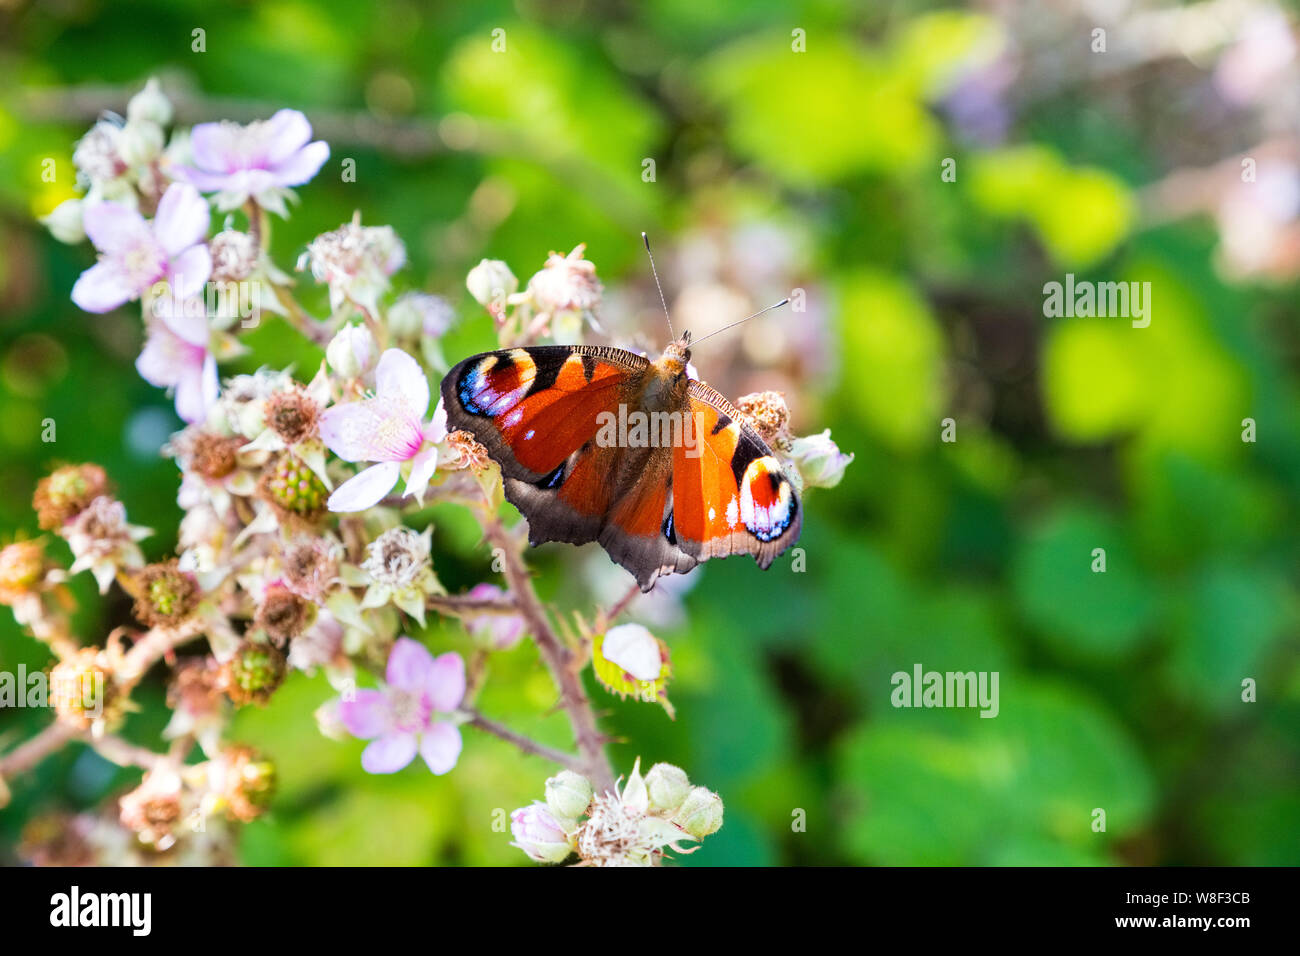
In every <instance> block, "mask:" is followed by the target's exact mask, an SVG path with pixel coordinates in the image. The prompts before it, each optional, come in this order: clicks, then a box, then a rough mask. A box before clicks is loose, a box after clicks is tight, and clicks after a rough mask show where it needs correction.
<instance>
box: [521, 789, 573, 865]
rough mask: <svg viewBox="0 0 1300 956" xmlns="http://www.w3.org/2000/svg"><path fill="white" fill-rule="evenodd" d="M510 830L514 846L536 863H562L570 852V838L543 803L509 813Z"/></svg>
mask: <svg viewBox="0 0 1300 956" xmlns="http://www.w3.org/2000/svg"><path fill="white" fill-rule="evenodd" d="M510 834H511V836H513V837H514V838H515V840H514V842H513V843H511V844H510V845H511V846H517V847H519V849H521V850H523V851H524V852H525V853H527V854H528V857H529V859H532V860H535V861H537V862H538V863H563V862H564V861H565V860H566V859H568V858H569V857H570V856H571V855H572V854H573V840H572V838H571V837H570V836H569V834H568V833H566V832H565V830H564V827H563V826H562V825H561V824H560V822H559V820H557V819H556V817H555V814H553V813H552V812H551V811H550V809H549V808H548V807H547V805H546V804H544V803H540V802H538V803H533V804H532V805H531V806H527V807H520V808H519V809H518V810H516V811H515V812H514V813H512V814H510Z"/></svg>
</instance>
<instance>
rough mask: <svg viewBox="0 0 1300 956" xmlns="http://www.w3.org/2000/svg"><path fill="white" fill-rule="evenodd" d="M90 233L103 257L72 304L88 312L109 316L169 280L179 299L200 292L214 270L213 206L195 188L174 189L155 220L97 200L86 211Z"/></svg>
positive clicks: (74, 290) (79, 282) (77, 287)
mask: <svg viewBox="0 0 1300 956" xmlns="http://www.w3.org/2000/svg"><path fill="white" fill-rule="evenodd" d="M83 218H84V223H85V229H86V235H87V236H89V237H90V241H91V242H92V243H94V245H95V248H96V249H97V250H98V251H99V254H100V259H99V262H97V263H96V264H95V265H93V266H91V267H90V268H89V269H87V270H86V271H85V272H83V273H82V274H81V278H79V279H78V280H77V282H76V284H75V285H74V286H73V287H72V301H73V302H75V303H76V304H77V305H78V306H80V307H81V308H82V309H85V310H86V311H87V312H108V311H110V310H112V309H116V308H117V307H118V306H120V305H124V304H125V303H127V302H130V301H132V300H134V299H138V298H140V296H142V295H143V294H144V293H145V292H147V291H149V290H150V289H151V288H153V287H154V286H155V285H156V284H157V283H159V282H162V281H166V282H167V284H168V285H169V286H170V289H171V292H172V294H173V295H174V296H176V297H177V298H180V299H185V298H188V297H190V296H193V295H196V294H198V293H199V292H200V291H201V290H202V289H203V283H205V282H207V281H208V276H209V275H210V274H211V272H212V260H211V258H210V256H209V255H208V249H207V246H205V245H203V238H204V236H206V235H207V232H208V204H207V203H206V202H204V201H203V197H202V196H200V195H199V194H198V192H196V191H195V190H194V188H193V187H192V186H187V185H185V184H183V183H177V184H174V185H172V186H171V187H170V188H169V189H168V190H167V192H166V193H165V194H164V195H163V198H162V201H161V202H160V203H159V204H158V214H157V216H156V217H155V218H154V219H153V221H152V222H147V221H146V220H145V218H144V217H143V216H141V215H140V214H139V213H138V212H136V211H135V210H134V209H132V208H131V207H129V206H124V205H122V204H121V203H118V202H109V201H105V202H98V203H94V204H91V205H87V206H86V207H85V211H84V217H83Z"/></svg>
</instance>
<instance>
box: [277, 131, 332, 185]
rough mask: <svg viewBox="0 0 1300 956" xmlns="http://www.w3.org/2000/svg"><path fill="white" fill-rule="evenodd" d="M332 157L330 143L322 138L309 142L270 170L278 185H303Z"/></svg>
mask: <svg viewBox="0 0 1300 956" xmlns="http://www.w3.org/2000/svg"><path fill="white" fill-rule="evenodd" d="M329 158H330V148H329V144H328V143H325V142H323V141H321V140H317V141H316V142H314V143H309V144H308V145H306V146H304V147H303V148H302V149H300V150H298V152H296V153H294V154H293V155H292V156H290V157H289V158H288V159H286V160H284V161H283V162H280V163H276V164H275V165H274V166H272V167H271V168H270V169H269V170H268V172H269V173H270V174H271V176H272V177H273V178H274V179H275V184H276V185H277V186H301V185H302V184H303V183H305V182H307V181H308V180H310V179H311V178H312V177H313V176H315V175H316V174H317V173H318V172H320V168H321V167H322V166H324V165H325V160H327V159H329Z"/></svg>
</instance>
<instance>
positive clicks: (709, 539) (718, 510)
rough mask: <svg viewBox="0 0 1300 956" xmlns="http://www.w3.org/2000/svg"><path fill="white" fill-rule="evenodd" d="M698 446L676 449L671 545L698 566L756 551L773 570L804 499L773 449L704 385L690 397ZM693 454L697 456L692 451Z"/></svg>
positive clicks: (793, 536)
mask: <svg viewBox="0 0 1300 956" xmlns="http://www.w3.org/2000/svg"><path fill="white" fill-rule="evenodd" d="M687 400H688V402H689V404H690V411H691V414H692V417H693V419H694V421H695V424H696V441H697V443H698V444H697V449H696V450H693V449H691V448H689V447H687V446H686V445H685V444H682V445H680V446H678V447H677V448H675V449H674V451H673V490H672V511H671V513H670V515H669V519H670V522H671V524H670V526H668V527H666V528H665V535H666V537H667V538H668V540H669V541H670V542H671V543H672V544H673V545H674V546H676V547H677V548H679V549H680V550H681V551H683V552H685V553H686V554H687V555H689V556H690V557H691V558H693V559H694V560H695V561H707V560H708V559H709V558H724V557H726V556H728V555H731V554H752V555H753V556H754V560H755V561H757V562H758V564H759V567H762V568H767V567H768V566H769V565H771V563H772V562H773V561H774V560H776V557H777V555H779V554H781V553H782V552H783V551H785V550H786V548H788V547H790V546H791V545H792V544H794V542H795V541H796V540H797V539H798V537H799V530H800V528H801V527H802V524H803V513H802V508H801V506H800V502H799V495H798V494H797V493H796V492H795V490H794V486H793V485H791V484H790V481H789V479H788V478H786V476H785V474H784V473H783V472H782V469H781V463H780V462H779V461H778V460H777V459H776V456H775V455H773V454H772V451H771V449H769V448H768V447H767V444H766V443H765V442H764V441H763V440H762V439H761V438H760V437H759V436H758V434H757V433H756V432H755V431H754V430H753V428H751V427H750V426H749V425H747V424H744V423H743V422H742V421H741V419H740V413H739V412H738V411H737V410H736V409H735V407H734V406H732V405H731V403H730V402H728V401H727V400H726V399H725V398H723V397H722V396H721V395H719V394H718V393H717V392H716V391H714V390H713V389H712V388H710V387H709V386H708V385H705V384H704V383H702V382H697V381H692V382H691V383H690V388H689V390H688V393H687ZM693 451H694V453H692V452H693Z"/></svg>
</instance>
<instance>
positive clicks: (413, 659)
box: [339, 637, 465, 774]
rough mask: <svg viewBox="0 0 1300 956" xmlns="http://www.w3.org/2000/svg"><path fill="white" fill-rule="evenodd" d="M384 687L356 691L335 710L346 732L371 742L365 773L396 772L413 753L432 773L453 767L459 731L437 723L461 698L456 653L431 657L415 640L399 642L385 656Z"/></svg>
mask: <svg viewBox="0 0 1300 956" xmlns="http://www.w3.org/2000/svg"><path fill="white" fill-rule="evenodd" d="M385 678H386V680H385V686H384V687H383V688H382V689H380V690H359V691H357V692H356V698H355V699H354V700H345V701H343V702H342V703H341V704H340V705H339V716H340V718H341V720H342V722H343V726H344V727H346V728H347V730H348V733H350V734H352V736H354V737H358V738H360V739H362V740H370V741H372V743H371V744H370V745H369V746H367V747H366V749H365V750H364V751H362V753H361V766H362V768H363V769H365V771H366V772H367V773H396V772H397V771H398V770H401V769H402V768H403V767H405V766H406V765H407V764H409V763H410V762H411V761H412V760H414V759H415V755H416V753H417V752H418V753H419V754H420V756H422V757H423V758H424V762H425V763H426V764H428V765H429V769H430V770H432V771H433V772H434V773H435V774H444V773H447V772H448V771H449V770H451V769H452V768H453V767H455V766H456V761H457V760H458V759H459V757H460V751H461V736H460V731H459V730H458V729H457V728H456V726H455V725H454V724H453V723H450V722H448V721H446V720H439V719H437V717H436V715H438V714H451V713H452V712H454V711H455V710H456V708H458V707H459V706H460V703H461V700H462V699H463V698H464V696H465V662H464V661H463V660H462V659H461V657H460V655H459V654H456V653H447V654H441V655H439V656H438V657H434V656H433V655H432V654H430V653H429V651H428V649H427V648H425V646H424V645H423V644H420V643H419V642H418V641H414V640H412V639H411V638H409V637H402V638H398V640H397V641H396V642H395V643H394V644H393V650H392V653H391V654H390V655H389V657H388V667H387V670H386V672H385Z"/></svg>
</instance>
